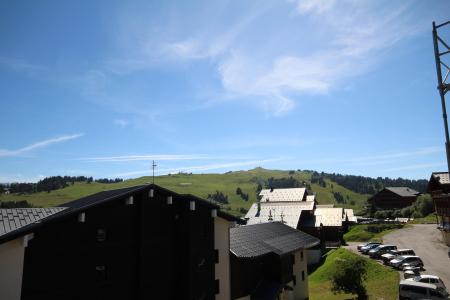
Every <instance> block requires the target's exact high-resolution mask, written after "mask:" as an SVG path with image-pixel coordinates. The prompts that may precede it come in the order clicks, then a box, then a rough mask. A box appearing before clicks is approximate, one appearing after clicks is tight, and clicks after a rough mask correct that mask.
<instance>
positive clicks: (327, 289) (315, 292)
mask: <svg viewBox="0 0 450 300" xmlns="http://www.w3.org/2000/svg"><path fill="white" fill-rule="evenodd" d="M350 255H357V254H354V253H352V252H350V251H348V250H346V249H343V248H340V249H337V250H332V251H330V252H328V254H327V256H326V260H325V262H324V263H323V265H321V266H320V267H319V268H317V269H316V270H315V271H314V272H312V273H311V274H310V275H309V277H308V278H309V295H310V299H311V300H315V299H320V300H328V299H349V298H350V299H352V297H354V296H352V295H349V294H336V295H335V294H333V293H332V292H331V281H330V279H329V274H330V273H331V269H332V268H333V262H334V260H336V259H337V258H341V259H345V257H348V256H350ZM365 259H366V260H367V261H368V264H369V265H368V266H369V268H368V273H367V274H368V276H367V281H366V288H367V293H368V295H369V299H398V282H399V274H398V272H397V271H395V270H393V269H391V268H387V267H385V266H382V265H380V264H379V263H377V262H376V261H373V260H370V259H367V258H365Z"/></svg>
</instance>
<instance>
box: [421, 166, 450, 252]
mask: <svg viewBox="0 0 450 300" xmlns="http://www.w3.org/2000/svg"><path fill="white" fill-rule="evenodd" d="M427 192H428V193H430V194H431V197H432V198H433V203H434V207H435V210H436V215H437V218H438V220H437V222H438V223H439V226H438V228H439V230H440V231H441V233H442V239H443V241H444V242H445V243H446V244H447V246H450V178H449V176H448V172H434V173H432V174H431V177H430V181H429V182H428V187H427Z"/></svg>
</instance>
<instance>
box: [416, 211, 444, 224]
mask: <svg viewBox="0 0 450 300" xmlns="http://www.w3.org/2000/svg"><path fill="white" fill-rule="evenodd" d="M409 223H411V224H437V221H436V213H431V214H429V215H428V216H426V217H423V218H417V219H414V220H412V221H410V222H409Z"/></svg>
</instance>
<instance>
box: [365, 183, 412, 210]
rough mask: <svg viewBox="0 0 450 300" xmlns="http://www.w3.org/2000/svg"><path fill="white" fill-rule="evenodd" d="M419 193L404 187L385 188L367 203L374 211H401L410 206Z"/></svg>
mask: <svg viewBox="0 0 450 300" xmlns="http://www.w3.org/2000/svg"><path fill="white" fill-rule="evenodd" d="M419 195H420V193H419V192H417V191H415V190H413V189H410V188H406V187H387V188H384V189H383V190H381V191H380V192H378V193H377V194H375V195H374V196H372V197H371V198H369V199H368V200H367V201H368V202H369V204H370V205H372V206H373V207H374V208H375V209H380V210H390V209H401V208H404V207H407V206H410V205H412V204H413V203H414V202H415V201H416V200H417V196H419Z"/></svg>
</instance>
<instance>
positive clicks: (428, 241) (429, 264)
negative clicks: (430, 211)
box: [383, 224, 450, 288]
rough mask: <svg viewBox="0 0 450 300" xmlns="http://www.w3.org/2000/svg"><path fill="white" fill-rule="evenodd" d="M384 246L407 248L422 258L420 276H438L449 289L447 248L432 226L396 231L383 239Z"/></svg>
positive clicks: (437, 231) (418, 225)
mask: <svg viewBox="0 0 450 300" xmlns="http://www.w3.org/2000/svg"><path fill="white" fill-rule="evenodd" d="M383 242H384V244H393V245H396V246H397V247H398V248H409V249H413V250H414V251H415V252H416V255H418V256H420V258H422V261H423V263H424V268H425V271H422V272H421V273H422V274H431V275H437V276H439V277H440V278H441V279H442V281H444V283H445V285H446V286H447V288H450V258H449V257H448V253H447V252H448V247H447V246H446V245H445V244H444V243H442V242H441V233H440V232H439V230H437V229H436V225H434V224H426V225H425V224H423V225H422V224H417V225H413V227H410V228H405V229H400V230H396V231H394V232H392V233H390V234H387V235H385V236H384V237H383Z"/></svg>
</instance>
